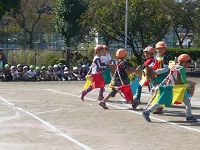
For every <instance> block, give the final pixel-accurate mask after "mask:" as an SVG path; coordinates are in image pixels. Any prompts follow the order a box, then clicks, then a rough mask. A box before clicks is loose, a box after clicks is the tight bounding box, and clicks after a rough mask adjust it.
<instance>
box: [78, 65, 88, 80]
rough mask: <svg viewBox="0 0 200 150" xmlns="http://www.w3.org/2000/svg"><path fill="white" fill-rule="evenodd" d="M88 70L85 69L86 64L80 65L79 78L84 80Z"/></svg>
mask: <svg viewBox="0 0 200 150" xmlns="http://www.w3.org/2000/svg"><path fill="white" fill-rule="evenodd" d="M87 73H88V71H87V66H86V65H82V66H81V71H80V75H81V80H83V81H85V80H86V79H85V76H86V75H87Z"/></svg>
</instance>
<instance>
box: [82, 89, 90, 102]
mask: <svg viewBox="0 0 200 150" xmlns="http://www.w3.org/2000/svg"><path fill="white" fill-rule="evenodd" d="M92 89H93V88H92V86H90V87H89V88H87V89H86V90H84V91H82V93H81V99H82V101H84V97H85V95H86V94H87V93H89V92H90V91H92Z"/></svg>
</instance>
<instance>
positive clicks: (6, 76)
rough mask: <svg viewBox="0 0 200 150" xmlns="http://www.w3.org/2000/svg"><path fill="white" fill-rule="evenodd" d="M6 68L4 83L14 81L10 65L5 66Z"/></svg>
mask: <svg viewBox="0 0 200 150" xmlns="http://www.w3.org/2000/svg"><path fill="white" fill-rule="evenodd" d="M4 68H5V70H4V81H12V80H13V77H12V74H11V70H10V65H9V64H5V66H4Z"/></svg>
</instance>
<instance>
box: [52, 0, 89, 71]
mask: <svg viewBox="0 0 200 150" xmlns="http://www.w3.org/2000/svg"><path fill="white" fill-rule="evenodd" d="M86 10H87V4H86V3H85V1H84V0H58V3H57V4H56V5H55V8H54V13H55V26H56V29H57V31H58V32H59V33H61V34H62V35H63V36H64V38H65V44H66V46H67V51H66V62H67V66H68V67H69V68H70V39H71V38H72V37H75V36H76V35H78V34H79V33H80V30H81V24H80V23H81V21H82V19H81V16H82V15H83V14H84V13H85V11H86Z"/></svg>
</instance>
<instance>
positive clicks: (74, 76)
mask: <svg viewBox="0 0 200 150" xmlns="http://www.w3.org/2000/svg"><path fill="white" fill-rule="evenodd" d="M72 79H73V80H74V81H80V80H81V75H80V73H79V71H78V67H76V66H75V67H74V68H73V72H72Z"/></svg>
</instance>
